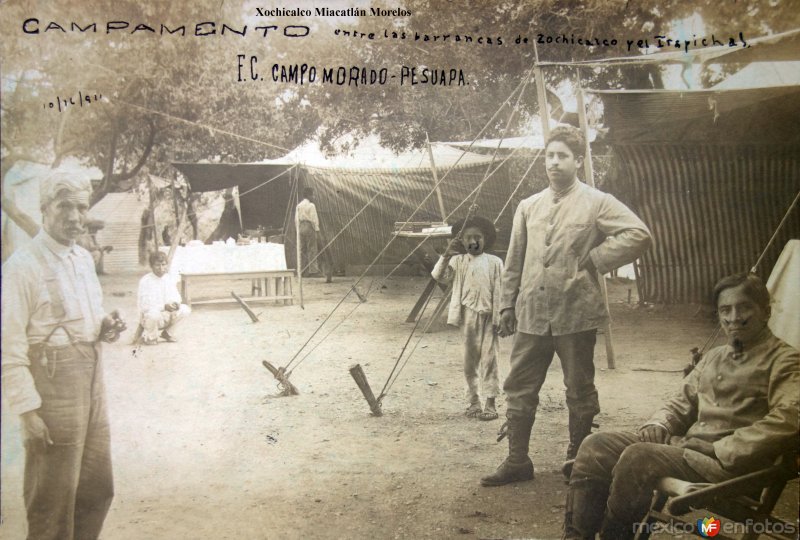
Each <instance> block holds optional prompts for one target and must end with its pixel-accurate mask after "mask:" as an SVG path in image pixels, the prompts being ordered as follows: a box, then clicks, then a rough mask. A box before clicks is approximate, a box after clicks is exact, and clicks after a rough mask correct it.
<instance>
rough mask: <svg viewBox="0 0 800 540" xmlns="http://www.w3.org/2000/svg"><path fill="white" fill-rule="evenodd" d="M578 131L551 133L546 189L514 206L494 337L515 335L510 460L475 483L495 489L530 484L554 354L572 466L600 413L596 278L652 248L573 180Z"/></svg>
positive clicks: (617, 210)
mask: <svg viewBox="0 0 800 540" xmlns="http://www.w3.org/2000/svg"><path fill="white" fill-rule="evenodd" d="M584 149H585V142H584V139H583V134H582V133H581V132H580V131H579V130H578V129H576V128H574V127H571V126H559V127H556V128H555V129H553V131H552V132H551V133H550V137H549V139H548V141H547V145H546V146H545V165H546V168H547V178H548V180H549V181H550V187H548V188H547V189H545V190H543V191H540V192H539V193H536V194H535V195H533V196H531V197H529V198H527V199H525V200H524V201H522V202H521V203H519V206H518V207H517V211H516V213H515V214H514V224H513V227H512V230H511V240H510V242H509V246H508V255H507V256H506V261H505V270H504V272H503V291H502V295H501V301H500V310H501V312H500V335H501V336H507V335H511V334H515V335H514V343H513V345H512V350H511V359H510V364H511V370H510V372H509V374H508V377H507V378H506V381H505V384H504V385H503V390H504V391H505V393H506V411H507V412H506V417H507V418H508V448H509V452H508V458H506V460H505V461H503V463H502V464H501V465H500V466H499V467H498V468H497V470H496V471H495V472H494V473H493V474H491V475H488V476H485V477H483V478H482V479H481V484H483V485H484V486H500V485H504V484H509V483H511V482H519V481H523V480H531V479H533V463H532V462H531V459H530V457H528V445H529V443H530V436H531V429H532V428H533V421H534V418H535V416H536V409H537V407H538V405H539V390H540V389H541V387H542V384H544V380H545V377H546V376H547V369H548V367H549V366H550V363H551V362H552V361H553V355H554V354H555V353H558V357H559V359H560V360H561V368H562V370H563V372H564V385H565V386H566V387H567V391H566V398H567V399H566V400H567V408H568V409H569V446H568V448H567V464H565V469H564V472H565V475H567V474H568V473H569V468H568V466H569V465H568V464H569V463H571V460H573V459H574V458H575V455H576V454H577V452H578V447H579V446H580V444H581V442H582V441H583V439H584V438H585V437H586V436H587V435H588V434H589V432H590V431H591V426H592V419H593V418H594V416H595V415H596V414H597V413H598V412H600V404H599V401H598V397H597V389H596V388H595V385H594V346H595V338H596V333H597V329H598V328H600V327H601V326H603V325H604V324H605V321H606V308H605V305H604V302H603V296H602V294H601V291H600V284H599V282H598V272H600V273H603V274H604V273H606V272H608V271H610V270H612V269H614V268H618V267H620V266H622V265H624V264H627V263H630V262H632V261H634V260H635V259H636V258H638V257H639V256H640V255H641V254H642V253H644V251H645V250H646V249H647V248H648V247H649V246H650V231H649V230H648V229H647V226H645V224H644V223H642V220H641V219H639V218H638V217H637V216H636V214H634V213H633V212H632V211H631V210H630V209H629V208H628V207H626V206H625V205H624V204H622V203H621V202H619V201H618V200H617V199H615V198H614V197H613V196H611V195H609V194H608V193H603V192H602V191H598V190H596V189H594V188H592V187H589V186H587V185H586V184H584V183H583V182H581V181H579V180H578V170H579V168H580V167H581V166H582V165H583V157H584Z"/></svg>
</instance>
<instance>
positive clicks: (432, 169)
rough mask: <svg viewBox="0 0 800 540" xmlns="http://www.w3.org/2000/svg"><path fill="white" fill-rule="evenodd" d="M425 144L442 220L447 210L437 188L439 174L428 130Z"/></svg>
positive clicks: (440, 192)
mask: <svg viewBox="0 0 800 540" xmlns="http://www.w3.org/2000/svg"><path fill="white" fill-rule="evenodd" d="M425 144H426V145H427V146H428V158H429V159H430V160H431V171H432V172H433V185H434V187H435V189H436V199H437V200H438V201H439V212H440V213H441V214H442V221H445V220H446V219H447V212H445V209H444V200H443V199H442V190H440V189H439V176H438V175H437V174H436V163H434V161H433V150H432V149H431V141H429V140H428V132H427V131H426V132H425Z"/></svg>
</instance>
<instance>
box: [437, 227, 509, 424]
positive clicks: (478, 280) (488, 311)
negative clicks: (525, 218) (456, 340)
mask: <svg viewBox="0 0 800 540" xmlns="http://www.w3.org/2000/svg"><path fill="white" fill-rule="evenodd" d="M452 236H453V240H452V241H451V242H450V244H449V245H448V247H447V251H446V252H445V254H444V255H443V256H442V257H440V258H439V261H438V262H437V263H436V266H435V267H434V268H433V272H431V276H433V278H434V279H435V280H436V281H439V282H442V283H450V282H451V281H452V283H453V289H452V291H453V292H452V296H451V297H450V309H449V312H448V315H447V324H450V325H453V326H461V327H462V328H463V333H464V375H465V376H466V379H467V397H468V398H469V406H468V407H467V410H466V412H465V414H466V416H467V417H469V418H476V417H477V418H479V419H480V420H495V419H496V418H497V409H496V407H495V398H496V397H497V395H498V394H499V393H500V383H499V378H498V373H497V354H498V349H499V345H498V341H497V327H498V323H499V321H500V315H499V306H500V276H501V275H502V273H503V261H502V260H500V258H499V257H496V256H494V255H489V254H488V253H484V251H485V250H487V249H490V248H491V247H492V244H494V241H495V238H496V236H497V231H496V230H495V228H494V224H493V223H492V222H491V221H489V220H488V219H485V218H482V217H478V216H475V217H471V218H469V219H467V220H466V221H465V220H463V219H462V220H459V221H457V222H456V223H454V224H453V226H452ZM459 239H460V240H459ZM459 245H460V246H463V248H464V251H466V253H462V252H461V250H459V249H458V246H459ZM479 386H480V387H481V388H479ZM479 390H482V393H483V395H484V397H485V398H486V406H485V407H484V408H482V407H481V399H480V393H479Z"/></svg>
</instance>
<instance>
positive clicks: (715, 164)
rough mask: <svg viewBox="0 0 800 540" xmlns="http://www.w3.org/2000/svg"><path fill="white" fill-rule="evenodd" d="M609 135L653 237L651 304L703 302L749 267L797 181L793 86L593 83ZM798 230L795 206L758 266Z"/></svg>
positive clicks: (798, 135) (647, 284) (647, 285)
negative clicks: (684, 87) (634, 87)
mask: <svg viewBox="0 0 800 540" xmlns="http://www.w3.org/2000/svg"><path fill="white" fill-rule="evenodd" d="M597 94H599V96H600V97H601V98H602V100H603V105H604V110H605V123H606V125H607V126H608V127H609V138H608V142H609V143H610V144H611V146H612V148H613V149H614V151H615V152H616V153H617V154H618V156H619V157H620V161H621V162H622V164H623V166H624V168H625V169H626V173H627V177H628V178H629V180H630V182H631V184H632V189H633V200H632V201H631V202H632V205H633V206H634V207H635V208H636V210H637V211H638V213H639V215H640V216H641V217H642V219H644V221H645V222H646V223H647V224H648V225H649V226H650V227H651V229H652V231H653V236H654V238H655V244H654V246H653V248H652V249H650V250H649V251H648V252H647V253H646V254H645V255H644V257H643V258H642V266H641V278H642V283H641V284H640V289H641V290H642V292H643V297H644V300H646V301H650V302H666V303H675V302H705V301H708V300H709V299H708V295H709V292H710V291H711V289H712V287H713V284H714V282H715V281H716V280H717V279H719V278H720V277H721V276H724V275H727V274H730V273H733V272H742V271H747V270H749V269H750V268H751V267H752V266H753V265H754V264H755V262H756V260H757V259H758V256H759V254H760V253H761V251H762V250H763V249H764V248H765V247H766V245H767V242H768V241H769V239H770V237H771V236H772V234H773V232H774V230H775V228H776V227H777V225H778V223H779V222H780V221H781V218H782V217H783V215H784V213H785V212H786V210H787V209H788V207H789V205H790V204H791V202H792V200H793V199H794V197H795V195H796V193H797V190H798V187H800V132H798V131H797V126H798V122H800V86H781V87H770V88H755V89H741V90H738V89H737V90H713V89H712V90H692V91H667V90H661V91H659V90H652V91H605V92H603V91H601V92H597ZM798 233H800V212H797V211H795V212H794V213H792V215H791V216H790V218H789V220H788V222H787V223H786V225H785V226H784V228H783V229H782V230H781V232H780V234H779V236H778V238H777V239H776V242H775V247H774V248H773V249H771V250H770V251H769V252H768V253H767V254H766V257H765V259H764V262H763V263H762V265H763V266H762V267H761V268H759V273H760V274H761V275H762V276H763V277H765V278H766V276H768V275H769V272H770V269H771V268H772V266H773V265H774V263H775V261H776V259H777V257H778V254H779V252H780V247H781V246H783V245H785V244H786V242H787V241H788V240H789V239H790V238H792V237H797V236H798Z"/></svg>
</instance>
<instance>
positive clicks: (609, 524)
mask: <svg viewBox="0 0 800 540" xmlns="http://www.w3.org/2000/svg"><path fill="white" fill-rule="evenodd" d="M639 526H640V525H639V524H638V522H636V523H634V522H631V521H625V520H622V519H620V518H619V517H618V516H615V515H614V513H613V512H612V511H611V509H609V508H607V509H606V515H605V518H604V519H603V526H602V527H601V528H600V538H601V540H629V539H632V538H633V537H634V536H636V531H637V527H639Z"/></svg>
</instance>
